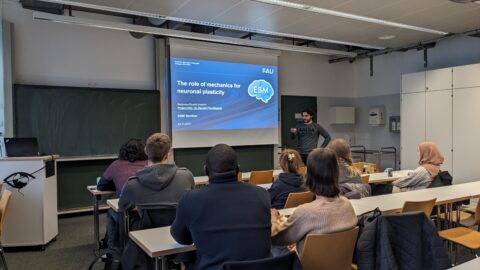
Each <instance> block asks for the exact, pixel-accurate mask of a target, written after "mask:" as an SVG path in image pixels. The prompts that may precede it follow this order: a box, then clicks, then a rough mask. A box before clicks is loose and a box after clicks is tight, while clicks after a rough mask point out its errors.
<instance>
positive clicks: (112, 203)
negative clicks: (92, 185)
mask: <svg viewBox="0 0 480 270" xmlns="http://www.w3.org/2000/svg"><path fill="white" fill-rule="evenodd" d="M118 201H119V199H110V200H107V205H108V206H110V208H112V210H113V211H115V212H118Z"/></svg>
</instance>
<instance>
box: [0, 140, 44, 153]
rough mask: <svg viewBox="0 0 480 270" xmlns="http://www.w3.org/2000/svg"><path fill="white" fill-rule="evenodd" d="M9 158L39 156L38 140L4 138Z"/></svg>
mask: <svg viewBox="0 0 480 270" xmlns="http://www.w3.org/2000/svg"><path fill="white" fill-rule="evenodd" d="M4 142H5V152H6V154H7V157H34V156H38V155H39V152H38V141H37V138H4Z"/></svg>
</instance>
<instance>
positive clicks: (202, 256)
mask: <svg viewBox="0 0 480 270" xmlns="http://www.w3.org/2000/svg"><path fill="white" fill-rule="evenodd" d="M238 171H239V168H238V160H237V155H236V153H235V151H234V150H233V149H232V148H231V147H230V146H228V145H226V144H218V145H216V146H214V147H213V148H212V149H211V150H210V151H209V152H208V154H207V159H206V164H205V172H206V174H207V175H208V178H209V184H208V185H206V186H205V187H202V188H200V189H195V190H192V191H189V192H187V193H186V194H184V195H183V196H182V198H181V199H180V202H179V203H178V207H177V215H176V218H175V221H174V222H173V224H172V226H171V229H170V232H171V234H172V236H173V238H174V239H175V240H176V241H177V242H178V243H180V244H184V245H190V244H195V247H196V248H197V255H196V261H195V267H194V268H195V269H207V270H219V269H222V264H223V263H225V262H228V261H243V260H255V259H261V258H266V257H269V256H270V245H271V243H270V226H271V225H270V224H271V223H270V197H269V195H268V192H267V191H266V190H265V189H263V188H261V187H257V186H255V185H251V184H248V183H244V182H240V181H238V180H237V174H238Z"/></svg>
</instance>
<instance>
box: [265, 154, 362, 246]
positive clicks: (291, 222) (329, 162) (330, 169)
mask: <svg viewBox="0 0 480 270" xmlns="http://www.w3.org/2000/svg"><path fill="white" fill-rule="evenodd" d="M306 185H307V187H308V188H309V189H310V191H312V192H313V193H315V194H316V196H317V198H316V200H314V201H313V202H311V203H306V204H302V205H300V206H299V207H297V209H295V211H294V212H293V214H292V215H291V216H290V217H289V218H288V220H287V224H286V225H287V226H286V229H284V230H283V231H281V232H279V233H278V234H277V235H276V236H274V237H273V238H272V243H273V244H274V245H277V246H286V245H291V244H295V243H296V248H297V252H298V253H299V254H301V252H302V249H303V244H304V241H305V238H306V236H307V235H308V234H310V233H334V232H340V231H345V230H349V229H352V228H354V227H355V226H356V225H357V217H356V216H355V212H354V210H353V207H352V205H351V203H350V201H349V200H348V199H347V198H345V197H343V196H339V193H340V190H339V188H338V163H337V158H336V156H335V153H334V152H333V151H332V150H330V149H323V148H319V149H315V150H313V151H312V152H311V153H310V154H309V155H308V158H307V181H306ZM272 212H273V213H272V214H274V215H275V216H276V217H277V219H280V218H281V216H280V214H279V213H278V211H276V210H274V211H272Z"/></svg>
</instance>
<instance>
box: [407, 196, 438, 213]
mask: <svg viewBox="0 0 480 270" xmlns="http://www.w3.org/2000/svg"><path fill="white" fill-rule="evenodd" d="M436 201H437V198H433V199H431V200H426V201H415V202H414V201H406V202H405V203H404V204H403V208H402V211H401V213H407V212H417V211H419V212H424V213H425V215H427V217H429V216H430V215H431V214H432V210H433V207H434V206H435V202H436Z"/></svg>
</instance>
